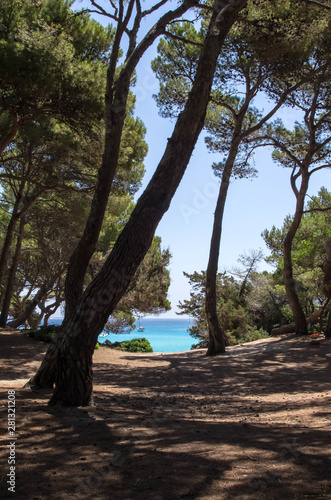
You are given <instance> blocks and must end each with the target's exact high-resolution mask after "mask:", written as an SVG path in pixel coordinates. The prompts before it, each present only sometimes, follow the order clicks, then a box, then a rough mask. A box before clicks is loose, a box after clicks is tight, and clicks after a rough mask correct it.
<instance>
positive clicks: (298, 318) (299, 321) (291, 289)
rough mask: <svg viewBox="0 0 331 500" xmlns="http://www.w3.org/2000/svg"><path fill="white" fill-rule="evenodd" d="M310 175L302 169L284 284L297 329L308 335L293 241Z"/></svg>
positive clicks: (286, 245) (286, 251) (286, 243)
mask: <svg viewBox="0 0 331 500" xmlns="http://www.w3.org/2000/svg"><path fill="white" fill-rule="evenodd" d="M308 182H309V176H308V172H307V171H306V170H304V169H302V170H301V187H300V191H299V192H298V193H297V196H296V198H297V202H296V208H295V214H294V218H293V221H292V224H291V225H290V228H289V230H288V232H287V234H286V236H285V240H284V247H283V255H284V273H283V276H284V284H285V290H286V296H287V300H288V302H289V304H290V307H291V309H292V313H293V316H294V322H295V331H296V333H297V334H298V335H307V334H308V329H307V321H306V316H305V313H304V312H303V308H302V306H301V304H300V300H299V297H298V295H297V293H296V289H295V280H294V277H293V267H292V243H293V239H294V237H295V235H296V232H297V230H298V228H299V226H300V222H301V219H302V215H303V209H304V202H305V196H306V193H307V189H308Z"/></svg>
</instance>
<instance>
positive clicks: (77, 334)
mask: <svg viewBox="0 0 331 500" xmlns="http://www.w3.org/2000/svg"><path fill="white" fill-rule="evenodd" d="M246 3H247V2H246V1H243V0H241V1H239V0H227V1H220V0H216V2H215V5H214V12H213V15H212V18H211V22H210V26H209V30H208V33H207V35H206V40H205V43H204V45H203V48H202V53H201V57H200V61H199V64H198V68H197V74H196V77H195V81H194V84H193V86H192V90H191V92H190V95H189V97H188V101H187V104H186V106H185V109H184V111H183V112H182V113H181V115H180V116H179V118H178V120H177V123H176V125H175V129H174V132H173V134H172V137H171V138H170V139H169V140H168V145H167V147H166V150H165V153H164V155H163V157H162V159H161V161H160V163H159V165H158V167H157V169H156V171H155V173H154V175H153V178H152V179H151V181H150V183H149V184H148V186H147V188H146V189H145V191H144V193H143V194H142V196H141V197H140V199H139V200H138V202H137V205H136V207H135V209H134V211H133V213H132V215H131V217H130V219H129V221H128V223H127V224H126V226H125V227H124V229H123V231H122V233H121V234H120V236H119V238H118V240H117V241H116V243H115V245H114V248H113V250H112V252H111V254H110V255H109V257H108V259H107V260H106V262H105V264H104V266H103V267H102V269H101V271H100V272H99V274H98V275H97V276H96V278H95V279H94V280H93V281H92V283H91V284H90V285H89V286H88V288H87V289H86V291H85V292H84V294H83V296H82V298H81V299H80V301H79V303H78V306H77V308H76V310H75V313H74V315H73V316H72V318H71V319H70V321H69V322H68V323H67V324H66V326H65V328H64V332H63V333H64V335H63V340H62V342H61V345H60V348H59V356H58V372H57V377H56V387H55V391H54V394H53V397H52V399H51V401H50V404H57V403H62V404H69V405H75V406H79V405H88V404H90V402H91V398H92V368H91V366H92V355H93V350H94V347H95V344H96V341H97V338H98V335H99V333H100V332H101V331H102V329H103V326H104V324H105V322H106V321H107V318H108V316H109V315H110V314H111V312H112V311H113V310H114V308H115V307H116V305H117V303H118V302H119V300H120V299H121V297H122V296H123V294H124V292H125V290H126V288H127V287H128V285H129V283H130V280H131V278H132V277H133V276H134V274H135V272H136V270H137V268H138V266H139V264H140V262H141V261H142V259H143V258H144V256H145V254H146V252H147V250H148V248H149V247H150V244H151V242H152V239H153V235H154V232H155V229H156V227H157V225H158V223H159V221H160V220H161V218H162V216H163V214H164V213H165V212H166V211H167V210H168V208H169V205H170V202H171V199H172V197H173V195H174V194H175V191H176V189H177V187H178V185H179V183H180V181H181V179H182V177H183V175H184V172H185V170H186V167H187V164H188V162H189V160H190V157H191V154H192V151H193V149H194V146H195V144H196V141H197V139H198V137H199V134H200V132H201V129H202V127H203V122H204V118H205V113H206V109H207V105H208V101H209V95H210V90H211V85H212V81H213V76H214V72H215V67H216V62H217V58H218V54H219V52H220V49H221V47H222V45H223V42H224V39H225V37H226V35H227V33H228V31H229V29H230V28H231V26H232V24H233V23H234V21H235V20H236V18H237V15H238V12H239V11H240V10H241V9H242V8H243V7H244V6H245V5H246Z"/></svg>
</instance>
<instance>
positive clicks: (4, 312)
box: [0, 218, 25, 328]
mask: <svg viewBox="0 0 331 500" xmlns="http://www.w3.org/2000/svg"><path fill="white" fill-rule="evenodd" d="M24 227H25V220H24V218H22V219H21V221H20V227H19V230H18V235H17V241H16V248H15V253H14V256H13V260H12V264H11V267H10V269H9V273H8V279H7V286H6V292H5V296H4V299H3V303H2V309H1V315H0V326H1V327H2V328H4V327H5V326H6V324H7V319H8V314H9V308H10V302H11V298H12V296H13V292H14V285H15V278H16V271H17V267H18V262H19V258H20V254H21V248H22V241H23V236H24Z"/></svg>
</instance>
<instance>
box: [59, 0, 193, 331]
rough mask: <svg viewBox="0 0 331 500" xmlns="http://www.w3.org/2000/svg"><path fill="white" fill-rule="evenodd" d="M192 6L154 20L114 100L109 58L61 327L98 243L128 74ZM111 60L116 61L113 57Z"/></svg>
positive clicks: (117, 149) (115, 159)
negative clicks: (92, 177) (90, 187)
mask: <svg viewBox="0 0 331 500" xmlns="http://www.w3.org/2000/svg"><path fill="white" fill-rule="evenodd" d="M196 3H197V1H196V0H188V1H184V2H183V3H182V5H180V6H179V7H178V8H177V9H175V10H174V11H169V12H167V13H166V14H165V15H164V16H162V17H161V18H160V19H159V20H158V22H157V23H156V24H155V25H154V26H153V28H152V29H151V30H150V31H149V32H148V33H147V35H146V36H145V37H144V39H143V40H142V42H141V43H140V44H139V45H138V47H137V48H136V49H135V50H133V52H132V54H131V55H130V57H129V58H128V60H127V61H126V62H125V65H124V67H123V69H122V70H121V72H120V75H119V78H118V80H117V82H116V90H115V94H114V97H113V92H114V90H113V84H112V82H113V81H114V74H115V64H112V63H113V59H114V58H111V61H110V68H109V70H108V72H107V92H106V97H105V127H106V131H105V148H104V154H103V158H102V164H101V167H100V169H99V172H98V179H97V184H96V188H95V192H94V196H93V200H92V205H91V209H90V214H89V216H88V219H87V222H86V226H85V230H84V233H83V235H82V237H81V239H80V241H79V243H78V245H77V247H76V248H75V250H74V252H73V254H72V256H71V258H70V261H69V267H68V271H67V276H66V281H65V317H64V324H66V323H67V322H68V321H69V319H70V318H71V316H72V314H73V312H74V310H75V308H76V306H77V303H78V300H79V298H80V297H81V295H82V293H83V289H84V279H85V274H86V270H87V267H88V264H89V262H90V259H91V257H92V255H93V253H94V251H95V249H96V246H97V243H98V238H99V234H100V230H101V226H102V223H103V219H104V215H105V211H106V207H107V203H108V197H109V193H110V190H111V186H112V183H113V180H114V177H115V173H116V169H117V164H118V157H119V152H120V143H121V137H122V130H123V126H124V120H125V116H126V105H127V98H128V95H129V90H130V81H131V78H132V74H133V72H134V70H135V68H136V66H137V64H138V62H139V60H140V59H141V57H142V56H143V54H144V53H145V52H146V50H147V49H148V48H149V47H150V46H151V45H152V43H153V42H154V41H155V40H156V38H158V37H159V36H160V35H161V34H162V33H163V32H164V29H165V27H166V26H167V24H168V23H169V22H170V21H172V20H173V19H176V18H178V17H179V16H181V15H182V14H184V13H185V12H186V11H187V10H189V9H190V8H191V7H193V6H194V5H195V4H196ZM115 59H116V60H117V57H116V58H115Z"/></svg>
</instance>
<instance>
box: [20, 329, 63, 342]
mask: <svg viewBox="0 0 331 500" xmlns="http://www.w3.org/2000/svg"><path fill="white" fill-rule="evenodd" d="M60 328H61V325H47V326H41V327H40V328H38V330H28V331H27V332H24V335H27V336H28V337H31V338H33V339H35V340H40V341H42V342H48V343H50V342H52V340H53V339H54V337H55V336H56V334H57V332H58V331H59V330H60Z"/></svg>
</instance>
